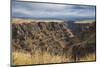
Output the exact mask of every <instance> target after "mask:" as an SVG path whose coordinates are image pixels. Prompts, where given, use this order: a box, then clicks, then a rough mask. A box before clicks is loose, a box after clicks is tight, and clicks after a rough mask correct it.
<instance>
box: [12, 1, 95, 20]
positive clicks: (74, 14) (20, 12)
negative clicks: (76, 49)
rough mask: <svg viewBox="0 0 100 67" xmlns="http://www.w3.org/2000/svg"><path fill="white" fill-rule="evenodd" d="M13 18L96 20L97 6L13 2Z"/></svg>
mask: <svg viewBox="0 0 100 67" xmlns="http://www.w3.org/2000/svg"><path fill="white" fill-rule="evenodd" d="M12 17H25V18H36V19H64V20H67V19H94V18H95V6H83V5H65V4H50V3H34V2H15V1H13V2H12Z"/></svg>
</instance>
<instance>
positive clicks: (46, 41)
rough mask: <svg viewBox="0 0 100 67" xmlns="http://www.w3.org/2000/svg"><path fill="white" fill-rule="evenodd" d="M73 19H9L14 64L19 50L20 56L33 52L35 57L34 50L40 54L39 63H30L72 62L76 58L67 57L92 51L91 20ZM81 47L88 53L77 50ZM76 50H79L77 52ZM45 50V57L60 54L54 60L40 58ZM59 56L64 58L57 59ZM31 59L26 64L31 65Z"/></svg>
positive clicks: (92, 52)
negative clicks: (80, 20) (48, 60)
mask: <svg viewBox="0 0 100 67" xmlns="http://www.w3.org/2000/svg"><path fill="white" fill-rule="evenodd" d="M74 22H75V21H67V22H66V21H62V20H50V21H49V20H30V19H28V20H27V19H26V20H23V19H16V20H14V19H13V20H12V23H11V24H12V53H13V54H14V59H13V62H14V64H18V62H19V61H18V62H17V60H18V59H19V58H17V60H16V58H15V57H16V55H18V56H20V57H21V56H22V55H21V53H22V54H23V56H24V55H25V54H28V55H31V56H32V57H33V56H34V55H35V54H36V56H37V53H38V57H41V56H42V60H41V61H39V60H37V61H39V63H38V62H37V63H35V62H34V63H33V64H41V63H42V62H45V63H53V62H56V63H59V62H72V61H73V60H74V61H76V59H75V58H76V57H75V58H71V57H72V56H78V57H79V58H81V55H80V54H81V53H83V52H84V54H82V56H84V57H85V56H86V55H88V54H95V48H96V47H95V45H96V44H95V23H84V24H83V23H74ZM87 36H88V37H87ZM80 46H81V47H80ZM74 47H77V49H75V50H74V51H73V48H74ZM83 48H84V50H87V49H89V50H88V52H87V51H82V50H80V49H83ZM77 52H81V53H80V54H79V55H78V53H77ZM24 53H25V54H24ZM45 53H46V56H49V57H55V56H56V57H57V58H58V57H60V60H59V61H58V60H56V59H55V60H54V61H51V62H46V61H44V59H43V57H45ZM19 54H20V55H19ZM25 56H26V55H25ZM93 56H94V55H93ZM56 57H55V58H56ZM61 57H63V58H66V59H61ZM30 58H31V57H30ZM31 59H32V58H31ZM33 59H34V58H33ZM49 59H50V58H49ZM71 59H72V60H71ZM46 60H47V59H46ZM90 60H95V58H91V59H90ZM34 61H36V60H34ZM77 61H79V60H77ZM80 61H81V60H80ZM85 61H86V60H85ZM32 62H33V61H32V60H31V61H30V63H28V64H32ZM22 63H23V62H22Z"/></svg>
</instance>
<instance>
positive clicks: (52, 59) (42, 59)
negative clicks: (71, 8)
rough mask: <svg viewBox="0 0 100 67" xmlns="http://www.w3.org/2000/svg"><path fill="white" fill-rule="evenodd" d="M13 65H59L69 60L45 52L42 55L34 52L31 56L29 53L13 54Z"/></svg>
mask: <svg viewBox="0 0 100 67" xmlns="http://www.w3.org/2000/svg"><path fill="white" fill-rule="evenodd" d="M12 55H13V58H12V60H13V64H14V65H16V64H17V65H24V64H44V63H61V62H68V61H69V59H68V58H66V57H65V56H58V55H50V54H49V53H47V52H44V53H43V54H42V53H40V52H39V51H36V52H35V54H33V55H32V56H31V55H30V54H29V53H22V52H13V54H12Z"/></svg>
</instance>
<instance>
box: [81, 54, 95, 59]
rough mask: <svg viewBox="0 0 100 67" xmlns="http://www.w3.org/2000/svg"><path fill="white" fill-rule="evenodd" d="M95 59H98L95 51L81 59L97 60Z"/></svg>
mask: <svg viewBox="0 0 100 67" xmlns="http://www.w3.org/2000/svg"><path fill="white" fill-rule="evenodd" d="M95 60H96V55H95V53H93V54H89V55H87V56H85V57H83V58H81V60H80V61H95Z"/></svg>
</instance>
